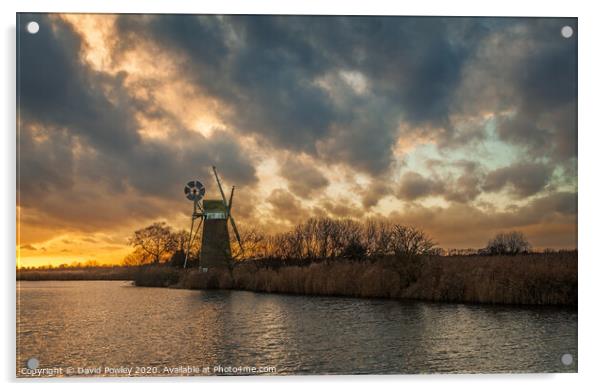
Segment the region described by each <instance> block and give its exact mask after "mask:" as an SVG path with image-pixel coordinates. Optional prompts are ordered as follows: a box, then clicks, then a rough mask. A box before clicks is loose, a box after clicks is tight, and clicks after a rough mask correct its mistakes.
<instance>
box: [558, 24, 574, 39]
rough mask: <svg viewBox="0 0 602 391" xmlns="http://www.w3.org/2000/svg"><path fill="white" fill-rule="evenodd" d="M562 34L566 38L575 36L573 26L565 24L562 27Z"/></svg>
mask: <svg viewBox="0 0 602 391" xmlns="http://www.w3.org/2000/svg"><path fill="white" fill-rule="evenodd" d="M560 34H561V35H562V36H563V37H565V38H571V37H572V36H573V28H572V27H571V26H564V27H563V28H561V29H560Z"/></svg>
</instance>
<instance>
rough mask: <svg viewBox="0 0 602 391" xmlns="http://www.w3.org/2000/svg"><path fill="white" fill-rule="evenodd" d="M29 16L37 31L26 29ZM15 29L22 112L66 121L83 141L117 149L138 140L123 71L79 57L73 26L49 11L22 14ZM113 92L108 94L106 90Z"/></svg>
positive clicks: (51, 121)
mask: <svg viewBox="0 0 602 391" xmlns="http://www.w3.org/2000/svg"><path fill="white" fill-rule="evenodd" d="M30 20H36V21H37V22H38V23H39V24H40V33H38V34H28V33H27V32H26V31H25V25H26V23H27V22H28V21H30ZM20 21H23V22H21V23H20V24H19V26H18V29H19V34H18V46H17V47H18V58H19V64H18V69H17V72H18V102H19V109H20V115H21V116H22V117H23V118H30V119H35V122H40V123H43V124H52V125H54V126H55V127H57V128H59V129H60V128H61V127H66V128H69V130H70V131H71V132H72V133H73V134H74V135H77V136H80V137H82V138H83V139H85V141H86V142H88V143H90V144H91V145H93V146H95V147H98V148H100V149H103V150H107V151H113V152H115V153H123V152H126V151H127V150H128V149H129V148H131V147H132V146H133V145H135V144H136V143H137V142H139V140H140V139H139V136H138V133H137V130H136V123H135V121H134V120H133V116H132V115H131V114H132V113H131V112H128V111H127V109H124V107H128V103H129V102H127V97H126V95H125V94H123V93H121V91H122V90H123V85H122V82H123V79H122V77H115V78H112V77H107V76H106V75H104V74H101V73H98V72H94V71H92V70H91V69H90V68H88V67H86V66H83V64H82V63H81V62H80V51H81V49H82V42H81V39H80V37H79V36H78V35H77V33H75V31H74V30H73V29H72V27H71V26H70V25H68V24H66V23H62V22H60V21H59V20H56V19H51V18H50V17H49V16H46V15H41V14H34V15H22V16H21V18H20ZM105 89H110V90H112V91H113V92H114V93H112V94H111V98H112V99H113V100H114V102H111V101H110V100H109V97H108V96H107V95H106V94H105V92H104V90H105Z"/></svg>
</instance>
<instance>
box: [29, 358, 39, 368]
mask: <svg viewBox="0 0 602 391" xmlns="http://www.w3.org/2000/svg"><path fill="white" fill-rule="evenodd" d="M39 366H40V360H38V359H37V358H35V357H32V358H30V359H29V360H27V368H29V369H37V368H38V367H39Z"/></svg>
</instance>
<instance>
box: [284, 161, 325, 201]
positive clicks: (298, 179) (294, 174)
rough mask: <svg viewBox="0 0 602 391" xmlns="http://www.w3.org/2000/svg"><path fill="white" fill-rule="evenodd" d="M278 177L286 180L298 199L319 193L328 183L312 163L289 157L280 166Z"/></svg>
mask: <svg viewBox="0 0 602 391" xmlns="http://www.w3.org/2000/svg"><path fill="white" fill-rule="evenodd" d="M280 176H282V177H283V178H284V179H286V181H287V183H288V187H289V189H290V190H291V191H292V192H293V193H295V194H296V195H298V196H299V197H308V196H310V195H311V194H312V193H316V192H321V191H322V190H324V189H325V188H326V187H327V186H328V184H329V182H328V179H326V177H325V176H324V175H323V174H322V173H321V172H320V171H319V170H318V169H316V168H315V165H314V164H313V163H312V162H307V161H303V160H302V159H299V158H294V157H292V156H289V157H288V158H287V159H286V160H285V161H284V163H283V164H282V165H281V166H280Z"/></svg>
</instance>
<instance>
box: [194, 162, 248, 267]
mask: <svg viewBox="0 0 602 391" xmlns="http://www.w3.org/2000/svg"><path fill="white" fill-rule="evenodd" d="M212 168H213V174H214V175H215V181H216V182H217V187H218V189H219V192H220V195H221V200H219V199H218V200H205V199H203V196H204V195H205V187H204V186H203V184H202V183H201V182H199V181H190V182H188V184H187V185H186V187H185V188H184V194H186V198H188V199H189V200H191V201H193V207H192V217H191V224H190V234H189V236H188V245H187V247H186V257H185V259H184V268H186V265H187V263H188V259H189V257H190V249H191V248H192V245H193V243H194V242H195V241H196V240H197V236H198V233H199V231H201V238H200V240H201V243H200V244H201V252H200V267H202V268H210V267H211V268H213V267H227V266H229V265H230V261H231V259H232V249H231V248H230V234H229V231H228V222H230V224H231V226H232V231H234V235H235V236H236V240H237V242H238V245H239V246H240V249H241V251H242V250H243V247H242V243H241V240H240V235H239V233H238V229H237V228H236V222H235V221H234V217H233V216H232V199H233V198H234V186H232V190H231V191H230V199H229V201H226V195H225V194H224V190H223V189H222V183H221V181H220V179H219V175H217V169H216V168H215V166H213V167H212ZM201 226H202V230H201Z"/></svg>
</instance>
